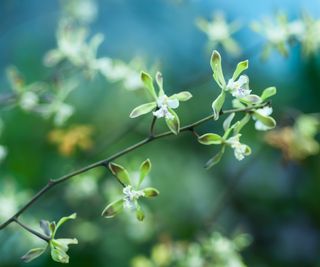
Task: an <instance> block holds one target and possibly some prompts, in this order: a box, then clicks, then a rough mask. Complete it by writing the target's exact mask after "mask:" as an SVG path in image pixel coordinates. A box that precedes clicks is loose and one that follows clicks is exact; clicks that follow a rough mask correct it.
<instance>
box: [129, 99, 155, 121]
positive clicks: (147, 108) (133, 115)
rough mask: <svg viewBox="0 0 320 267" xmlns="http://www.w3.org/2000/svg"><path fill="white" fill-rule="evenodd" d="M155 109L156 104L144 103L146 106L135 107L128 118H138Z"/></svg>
mask: <svg viewBox="0 0 320 267" xmlns="http://www.w3.org/2000/svg"><path fill="white" fill-rule="evenodd" d="M156 107H157V103H156V102H150V103H146V104H143V105H140V106H138V107H136V108H135V109H133V110H132V111H131V113H130V115H129V117H130V118H136V117H139V116H141V115H144V114H146V113H149V112H150V111H152V110H153V109H155V108H156Z"/></svg>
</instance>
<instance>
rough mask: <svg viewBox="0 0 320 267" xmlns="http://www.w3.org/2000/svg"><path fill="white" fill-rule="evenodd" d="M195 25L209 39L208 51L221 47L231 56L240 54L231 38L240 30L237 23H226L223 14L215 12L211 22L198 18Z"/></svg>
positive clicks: (236, 44) (237, 45) (238, 47)
mask: <svg viewBox="0 0 320 267" xmlns="http://www.w3.org/2000/svg"><path fill="white" fill-rule="evenodd" d="M196 24H197V26H198V28H199V29H200V30H201V31H203V32H204V33H206V35H207V37H208V39H209V48H210V51H211V50H212V49H215V48H217V46H219V45H221V46H222V47H223V48H224V49H225V50H226V52H227V53H231V54H232V55H239V54H240V52H241V48H240V46H239V44H238V43H237V42H236V41H235V40H234V39H233V38H232V35H233V34H234V33H235V32H237V31H238V30H239V28H240V25H239V23H238V22H231V23H228V22H227V21H226V19H225V16H224V14H223V13H221V12H217V13H215V14H214V15H213V18H212V21H207V20H205V19H203V18H199V19H197V21H196Z"/></svg>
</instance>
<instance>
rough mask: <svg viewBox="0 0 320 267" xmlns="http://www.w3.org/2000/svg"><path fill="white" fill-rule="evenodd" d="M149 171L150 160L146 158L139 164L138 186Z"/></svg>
mask: <svg viewBox="0 0 320 267" xmlns="http://www.w3.org/2000/svg"><path fill="white" fill-rule="evenodd" d="M150 171H151V161H150V159H146V160H145V161H144V162H142V163H141V165H140V177H139V183H138V188H139V187H140V185H141V184H142V182H143V180H144V178H145V177H146V176H147V175H148V174H149V172H150Z"/></svg>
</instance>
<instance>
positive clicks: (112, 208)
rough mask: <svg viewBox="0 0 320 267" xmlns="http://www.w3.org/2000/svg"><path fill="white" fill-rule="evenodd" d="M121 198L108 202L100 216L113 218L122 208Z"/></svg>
mask: <svg viewBox="0 0 320 267" xmlns="http://www.w3.org/2000/svg"><path fill="white" fill-rule="evenodd" d="M123 201H124V200H123V199H119V200H116V201H114V202H112V203H110V204H109V205H108V206H107V207H106V208H105V209H104V210H103V212H102V214H101V215H102V216H103V217H106V218H113V217H114V216H116V215H117V214H119V213H120V212H121V211H122V210H123Z"/></svg>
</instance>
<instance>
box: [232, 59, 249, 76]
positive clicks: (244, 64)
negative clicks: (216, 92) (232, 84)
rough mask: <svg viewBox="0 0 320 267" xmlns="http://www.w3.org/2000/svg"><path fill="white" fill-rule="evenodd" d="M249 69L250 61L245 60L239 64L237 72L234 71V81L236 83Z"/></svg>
mask: <svg viewBox="0 0 320 267" xmlns="http://www.w3.org/2000/svg"><path fill="white" fill-rule="evenodd" d="M248 67H249V61H248V60H244V61H241V62H239V63H238V65H237V68H236V70H235V71H234V73H233V75H232V80H233V81H235V80H236V79H237V78H238V77H239V75H240V74H241V73H242V72H243V71H244V70H246V69H247V68H248Z"/></svg>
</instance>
